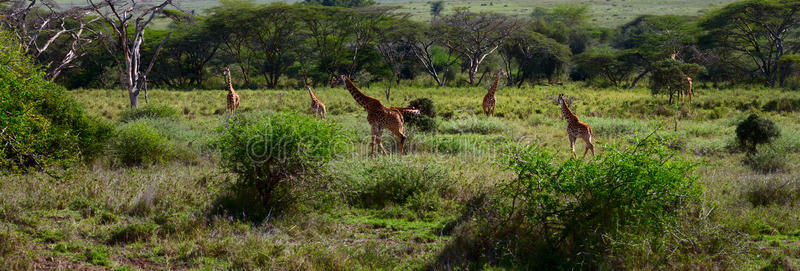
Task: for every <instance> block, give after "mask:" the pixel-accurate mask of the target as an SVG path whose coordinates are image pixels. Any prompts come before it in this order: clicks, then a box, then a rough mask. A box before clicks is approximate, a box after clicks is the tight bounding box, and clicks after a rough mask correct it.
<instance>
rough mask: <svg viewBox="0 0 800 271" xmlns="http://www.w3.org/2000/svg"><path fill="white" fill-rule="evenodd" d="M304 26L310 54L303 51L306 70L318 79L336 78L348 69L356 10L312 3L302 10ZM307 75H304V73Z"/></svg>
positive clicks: (301, 16)
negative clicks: (349, 49) (348, 56)
mask: <svg viewBox="0 0 800 271" xmlns="http://www.w3.org/2000/svg"><path fill="white" fill-rule="evenodd" d="M300 12H301V13H300V16H299V17H300V18H301V20H302V26H303V27H304V28H305V29H306V31H307V32H306V35H307V37H306V39H305V43H306V44H305V45H306V46H307V47H308V48H307V49H308V50H309V53H308V54H302V60H301V61H302V62H303V63H302V64H303V65H304V66H306V65H308V66H311V67H309V68H304V70H305V71H304V73H310V72H312V71H313V73H311V74H310V76H309V77H312V78H314V79H316V80H317V81H324V80H326V79H329V78H334V77H335V76H337V75H338V73H343V72H345V71H346V70H347V68H349V67H348V66H347V65H345V64H346V62H347V61H348V59H347V58H346V51H347V50H348V48H347V46H345V45H346V44H347V42H349V41H351V39H352V36H353V33H352V31H351V30H352V28H351V27H350V19H351V18H352V16H353V12H354V11H353V10H350V9H344V8H339V7H319V6H310V7H305V8H303V9H302V10H300ZM304 76H305V75H304Z"/></svg>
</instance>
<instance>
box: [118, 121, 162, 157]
mask: <svg viewBox="0 0 800 271" xmlns="http://www.w3.org/2000/svg"><path fill="white" fill-rule="evenodd" d="M110 148H111V153H112V155H113V157H114V160H115V161H114V162H115V163H117V164H119V165H124V166H136V165H151V164H157V163H162V162H165V161H166V160H167V158H168V157H169V156H170V154H171V152H172V151H173V149H174V146H173V145H172V144H171V142H170V141H169V140H168V139H167V137H165V136H164V135H162V134H161V133H159V132H158V130H156V129H155V128H153V127H152V126H151V125H150V124H149V123H148V122H147V121H145V120H137V121H133V122H130V123H126V124H123V125H122V126H120V127H119V128H118V129H117V134H116V136H115V137H114V139H113V140H112V142H111V146H110Z"/></svg>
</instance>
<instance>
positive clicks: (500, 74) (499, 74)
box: [497, 69, 506, 77]
mask: <svg viewBox="0 0 800 271" xmlns="http://www.w3.org/2000/svg"><path fill="white" fill-rule="evenodd" d="M497 76H498V77H506V71H505V70H503V69H500V70H499V71H497Z"/></svg>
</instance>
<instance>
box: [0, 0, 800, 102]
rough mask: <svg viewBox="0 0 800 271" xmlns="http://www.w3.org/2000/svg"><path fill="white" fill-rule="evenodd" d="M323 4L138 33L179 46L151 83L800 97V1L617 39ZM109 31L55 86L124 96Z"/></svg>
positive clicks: (517, 21)
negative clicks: (695, 88)
mask: <svg viewBox="0 0 800 271" xmlns="http://www.w3.org/2000/svg"><path fill="white" fill-rule="evenodd" d="M326 2H330V1H304V2H302V3H298V4H293V5H289V4H285V3H274V4H265V5H255V4H253V3H251V2H238V1H223V2H222V5H221V6H218V7H215V8H212V9H209V10H208V11H207V12H206V14H205V15H202V16H197V15H194V14H186V13H183V12H181V11H176V10H170V9H164V10H163V11H162V12H160V13H159V15H158V16H160V17H164V18H162V19H160V20H161V21H164V22H169V23H168V26H164V24H160V25H159V27H157V28H152V26H151V28H150V29H148V30H147V31H145V32H144V41H145V42H144V43H143V44H142V45H141V56H142V59H143V60H149V59H151V58H152V56H153V55H154V54H155V53H156V51H157V49H158V48H159V45H160V42H161V41H163V40H165V37H166V36H167V34H168V33H171V34H170V36H169V38H168V39H166V41H165V42H164V43H163V48H162V49H161V51H160V54H159V55H158V57H157V58H156V61H155V62H154V65H153V67H152V71H151V72H150V73H149V74H148V75H147V82H148V84H149V85H150V86H151V87H152V86H157V87H164V88H218V87H220V86H221V85H222V79H221V76H220V73H221V69H222V68H224V67H226V66H229V67H230V68H231V70H233V71H234V73H233V75H234V81H235V84H236V85H238V87H245V88H282V87H297V86H299V85H302V84H311V85H323V84H328V83H329V82H330V79H331V78H332V77H334V76H336V75H337V74H347V75H350V76H351V77H352V78H354V79H355V80H357V81H359V82H360V83H361V84H369V83H380V84H382V85H383V84H389V85H391V84H400V83H401V82H403V81H404V80H412V81H411V82H412V84H430V85H433V84H436V85H440V86H445V85H451V86H452V85H459V86H460V85H476V84H480V83H481V82H482V81H484V80H487V79H486V78H485V77H487V74H492V73H490V72H489V71H494V70H497V69H500V68H503V69H505V70H507V71H508V73H507V74H508V77H507V78H506V79H507V80H505V82H507V84H508V85H509V86H522V85H523V84H526V83H527V84H543V83H549V84H555V83H558V82H561V81H564V80H572V81H584V82H586V83H587V84H592V85H596V86H618V87H621V86H635V85H636V84H637V83H639V82H642V80H643V79H644V80H648V81H654V80H658V79H656V78H680V77H681V76H683V77H684V78H685V76H691V77H692V78H694V79H695V81H696V82H710V83H712V84H714V85H730V84H737V83H760V84H764V85H768V86H772V87H797V86H800V80H798V79H797V75H798V72H800V55H797V54H798V52H799V50H800V46H798V45H800V43H798V41H799V40H800V39H798V37H800V35H798V34H800V32H798V22H799V20H800V15H798V9H800V0H798V1H783V0H782V1H757V0H752V1H742V2H736V3H733V4H730V5H728V6H725V7H723V8H720V9H718V10H715V11H712V12H709V13H708V14H706V15H704V16H693V17H690V16H675V15H664V16H655V15H645V16H640V17H638V18H636V19H634V20H633V21H631V22H629V23H626V24H624V25H621V26H619V27H617V28H613V29H609V28H601V27H598V26H595V25H592V24H591V22H590V20H589V18H590V15H589V12H590V11H589V9H588V7H586V6H570V5H564V6H558V7H555V8H551V9H543V8H539V9H536V10H534V12H532V13H531V14H530V15H529V16H523V17H513V16H507V15H502V14H497V13H474V12H470V11H469V10H468V9H464V8H452V10H448V11H447V12H442V10H445V9H447V8H450V7H444V6H443V4H442V3H441V2H434V3H432V7H431V13H432V19H431V21H430V22H419V21H414V20H410V19H409V16H407V15H406V14H402V13H399V12H396V11H395V10H394V9H392V8H387V7H375V6H369V4H371V3H372V2H371V1H366V2H365V1H355V2H358V3H356V4H353V3H349V2H348V1H343V2H348V3H349V4H347V5H349V6H364V5H367V6H366V7H358V8H348V7H336V6H326V5H324V4H325V3H326ZM333 2H336V1H333ZM351 2H352V1H351ZM355 2H354V3H355ZM362 2H364V3H362ZM315 3H316V4H315ZM365 3H366V4H365ZM0 8H2V7H0ZM10 8H11V7H6V8H5V9H10ZM42 12H45V11H44V9H43V10H42ZM29 17H30V18H28V20H31V21H35V20H36V19H35V17H34V16H29ZM92 18H93V17H92V16H91V15H90V16H85V17H81V18H79V19H77V20H80V21H83V22H88V21H90V20H92ZM67 23H68V24H76V23H77V21H76V20H72V21H67ZM7 25H9V26H8V27H7V28H11V30H14V31H16V32H20V31H22V29H23V28H20V27H19V24H18V23H17V25H16V26H15V25H14V24H12V23H8V22H7ZM54 25H56V26H54V29H55V30H52V31H49V32H48V31H44V32H42V34H41V36H38V37H34V38H33V39H34V40H39V43H43V42H44V41H46V40H47V39H48V38H49V37H52V36H53V35H54V33H57V31H56V30H57V24H54ZM15 28H16V29H15ZM107 28H108V27H106V26H104V25H103V24H96V25H95V26H92V27H88V29H89V30H91V31H90V32H91V34H86V35H97V36H96V38H97V39H103V38H104V37H105V40H104V41H103V42H96V43H95V45H94V46H86V47H85V48H83V50H84V51H83V52H82V53H81V54H80V55H79V57H76V58H75V59H74V60H73V61H71V62H70V63H69V65H67V66H66V67H63V68H62V69H63V71H61V70H59V72H58V73H55V76H53V78H55V79H56V80H57V82H59V83H62V84H64V85H65V86H67V87H70V88H80V87H104V88H105V87H114V86H118V85H120V82H121V79H120V76H119V74H120V73H121V72H120V70H121V68H120V63H123V62H122V61H121V60H120V59H119V58H121V57H123V56H122V54H116V53H115V52H116V51H115V48H117V47H118V46H115V45H114V43H115V42H118V41H115V40H114V38H109V37H114V36H113V35H112V34H108V33H104V32H106V31H109V30H108V29H107ZM131 33H134V32H133V31H131ZM131 35H132V34H131ZM21 36H24V35H21ZM132 38H133V37H131V39H132ZM23 40H24V39H23ZM70 41H71V40H70V36H69V35H62V36H61V37H59V38H58V39H56V41H55V43H61V45H62V46H51V47H50V48H49V49H48V50H47V51H45V52H36V50H31V54H34V56H35V58H36V61H37V62H38V63H40V64H41V65H43V66H45V67H48V70H50V71H52V70H54V69H56V67H53V66H54V65H56V64H55V63H60V61H59V60H61V59H62V57H63V56H64V55H67V54H68V52H67V50H68V49H69V48H70V46H67V45H68V44H69V43H70ZM76 51H79V50H76ZM671 56H672V58H671ZM145 64H147V63H144V64H142V65H145ZM670 73H673V75H674V76H670ZM664 74H667V75H664ZM659 84H660V83H659Z"/></svg>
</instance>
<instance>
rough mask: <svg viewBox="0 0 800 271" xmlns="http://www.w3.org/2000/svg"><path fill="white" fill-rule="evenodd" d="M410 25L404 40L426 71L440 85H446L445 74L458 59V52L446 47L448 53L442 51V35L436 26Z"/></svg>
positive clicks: (404, 34) (404, 33) (405, 32)
mask: <svg viewBox="0 0 800 271" xmlns="http://www.w3.org/2000/svg"><path fill="white" fill-rule="evenodd" d="M409 27H410V28H409V29H408V31H404V32H403V37H402V39H403V41H404V42H405V43H406V46H407V47H408V49H409V50H410V52H411V54H412V55H413V56H414V58H416V59H417V62H419V64H421V65H422V67H424V68H425V72H426V73H428V75H430V76H431V78H433V80H434V81H436V84H437V85H438V86H440V87H441V86H444V85H445V84H446V83H447V77H446V76H444V75H445V74H447V73H448V72H449V71H450V67H451V66H453V64H455V63H456V62H457V61H458V58H457V57H456V52H455V51H454V50H452V49H445V50H447V52H446V53H442V52H441V51H443V50H441V49H442V47H441V46H439V44H441V42H440V40H439V38H440V36H437V33H436V29H435V28H430V27H428V25H426V24H423V23H410V24H409ZM437 53H438V54H437Z"/></svg>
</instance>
